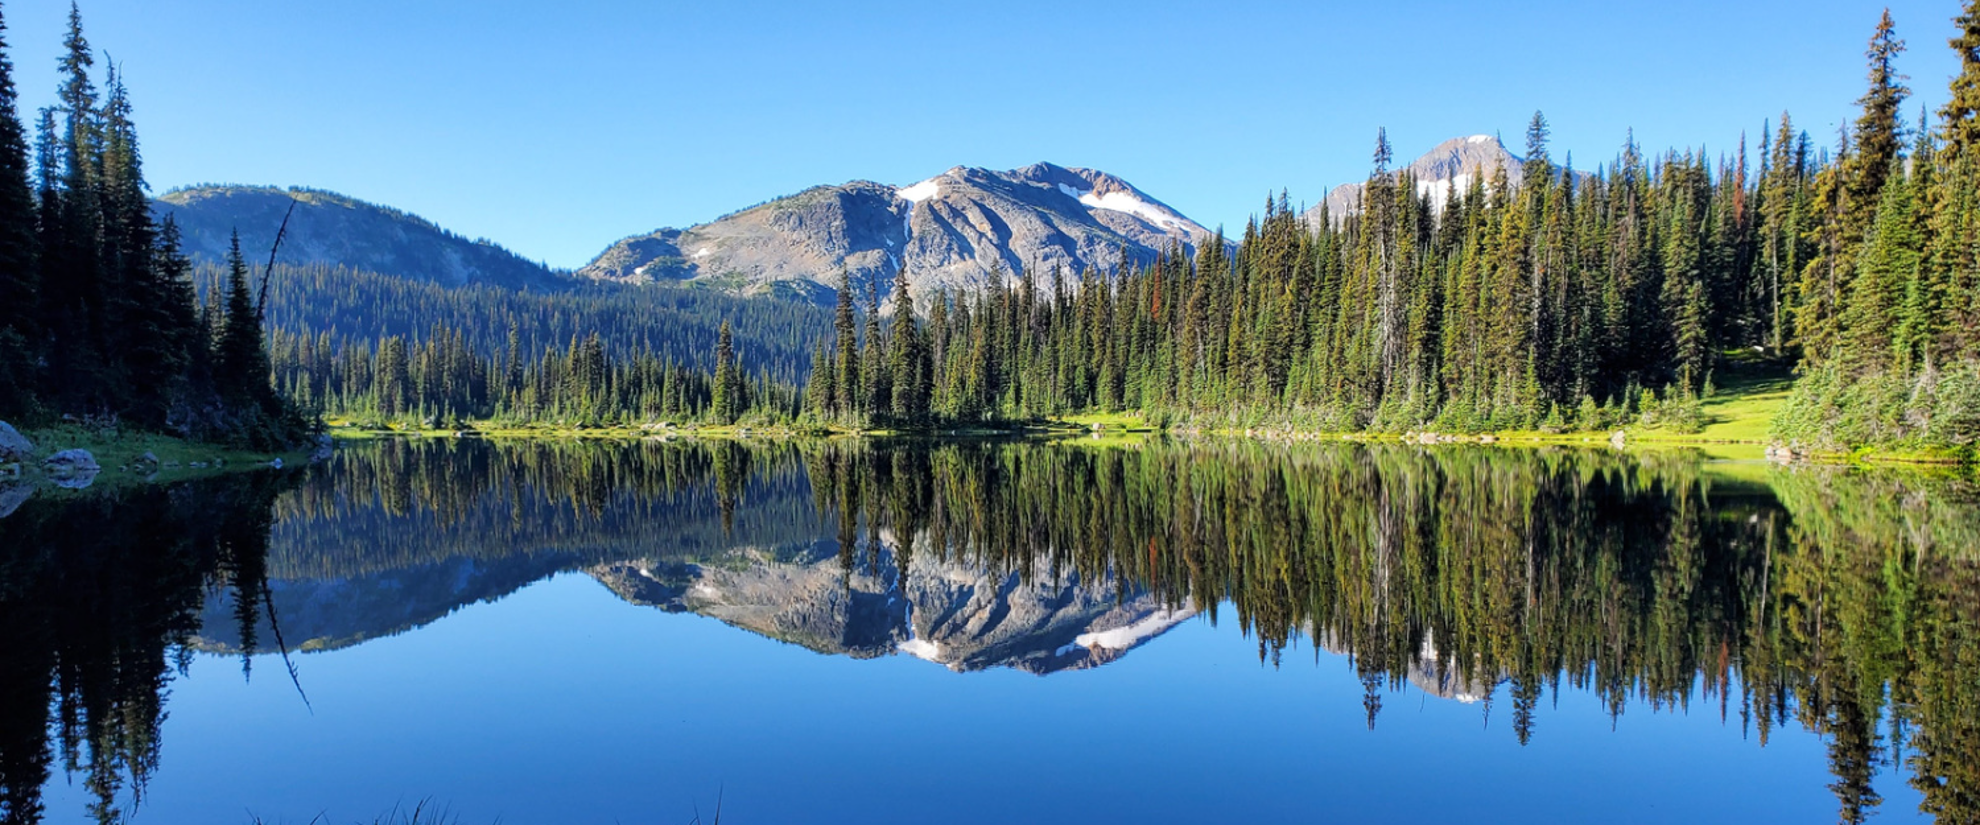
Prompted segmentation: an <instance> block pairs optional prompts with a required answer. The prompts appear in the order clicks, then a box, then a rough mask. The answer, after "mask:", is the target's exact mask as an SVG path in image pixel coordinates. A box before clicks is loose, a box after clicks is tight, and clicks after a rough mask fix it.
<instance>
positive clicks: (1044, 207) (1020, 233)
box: [578, 163, 1213, 302]
mask: <svg viewBox="0 0 1980 825" xmlns="http://www.w3.org/2000/svg"><path fill="white" fill-rule="evenodd" d="M1211 237H1213V235H1212V233H1211V232H1210V231H1209V230H1207V229H1204V228H1203V227H1202V226H1201V225H1199V224H1197V223H1196V222H1195V221H1192V220H1190V219H1189V218H1188V217H1186V216H1184V215H1183V214H1182V213H1180V212H1177V211H1176V210H1175V209H1173V208H1171V207H1169V206H1168V205H1167V204H1165V203H1163V202H1161V201H1160V200H1157V199H1155V198H1154V197H1152V196H1150V195H1148V194H1147V193H1145V192H1142V191H1141V190H1139V189H1137V188H1135V187H1134V186H1133V185H1132V184H1129V183H1128V182H1127V181H1125V180H1123V179H1121V178H1119V177H1116V176H1114V175H1111V174H1108V173H1106V172H1101V171H1098V170H1094V169H1083V168H1078V167H1065V166H1058V165H1056V164H1051V163H1034V164H1032V165H1030V166H1026V167H1023V168H1020V169H1014V170H1009V171H997V170H991V169H983V168H979V167H973V166H956V167H952V168H950V169H948V170H946V171H944V172H942V173H941V174H938V175H935V176H933V177H930V178H926V179H923V180H920V181H916V182H914V183H909V184H906V185H901V186H887V185H883V184H878V183H873V182H871V181H853V182H850V183H845V184H841V185H837V186H818V187H813V188H811V189H807V190H805V191H803V192H800V193H798V194H796V195H792V196H789V197H786V198H779V199H776V200H772V201H770V202H768V203H766V204H763V205H762V206H758V207H754V208H752V209H747V210H744V211H742V212H738V213H735V214H732V215H728V216H725V217H723V218H719V219H717V220H715V221H712V222H709V223H706V224H701V225H698V226H693V227H689V228H686V229H660V230H656V231H654V232H651V233H648V234H646V235H641V236H635V237H631V238H626V239H624V240H621V241H619V242H618V243H616V244H613V245H612V247H610V248H608V249H607V250H606V251H605V252H603V253H601V254H600V255H599V256H598V258H597V259H595V260H593V261H592V262H591V264H589V265H587V266H585V267H584V268H583V269H581V270H579V272H578V274H579V275H580V276H581V277H588V278H594V279H599V280H609V281H631V282H648V283H692V284H696V285H701V286H710V287H715V288H719V289H723V290H727V291H732V292H738V293H741V294H786V295H791V296H797V297H804V298H809V299H812V300H817V301H820V302H824V301H829V300H831V298H832V292H833V287H834V285H835V284H836V282H837V280H838V274H839V272H840V271H842V270H843V271H844V272H845V273H846V275H847V276H848V277H849V279H850V280H851V281H852V283H853V284H854V285H855V286H857V287H859V288H860V289H861V290H862V291H865V290H867V289H871V288H874V287H878V288H880V291H881V292H882V294H885V293H886V292H887V284H888V283H890V282H891V281H892V280H893V278H894V276H895V275H896V274H897V273H899V272H901V271H903V270H905V271H906V272H907V274H908V278H909V285H910V289H911V290H912V291H913V292H914V293H915V294H916V296H917V298H918V299H921V300H927V298H928V297H929V296H930V295H932V294H933V293H935V292H937V291H950V292H955V291H962V290H968V289H973V288H977V287H981V286H984V285H987V284H989V283H992V282H993V281H994V280H995V279H998V278H1003V279H1007V280H1008V279H1011V278H1015V277H1016V276H1017V273H1019V272H1020V271H1021V270H1023V269H1025V268H1031V269H1033V270H1034V271H1049V270H1050V269H1051V268H1053V267H1058V268H1060V269H1063V270H1065V271H1067V272H1068V273H1072V274H1077V273H1079V272H1081V271H1083V270H1086V269H1094V270H1098V271H1101V272H1103V273H1111V272H1114V271H1116V270H1118V269H1119V268H1121V267H1122V266H1124V265H1134V264H1139V263H1145V262H1148V261H1152V260H1153V259H1154V258H1155V257H1156V256H1157V255H1159V254H1160V253H1161V252H1162V251H1163V250H1165V249H1167V248H1169V247H1171V246H1175V245H1180V246H1182V247H1183V248H1185V249H1186V250H1192V251H1193V250H1194V249H1195V247H1196V246H1197V245H1198V244H1201V243H1204V242H1206V241H1208V240H1209V239H1210V238H1211Z"/></svg>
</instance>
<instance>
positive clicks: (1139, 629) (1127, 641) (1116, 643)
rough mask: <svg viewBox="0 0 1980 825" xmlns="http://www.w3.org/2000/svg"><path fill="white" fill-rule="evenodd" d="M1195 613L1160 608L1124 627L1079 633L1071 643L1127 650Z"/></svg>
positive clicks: (1088, 646)
mask: <svg viewBox="0 0 1980 825" xmlns="http://www.w3.org/2000/svg"><path fill="white" fill-rule="evenodd" d="M1194 615H1196V614H1195V613H1194V612H1192V611H1188V610H1161V611H1157V612H1155V613H1154V614H1153V615H1150V616H1149V617H1148V618H1145V619H1142V620H1141V621H1138V622H1135V623H1134V624H1131V625H1128V626H1126V627H1116V628H1113V629H1111V630H1102V631H1100V632H1097V633H1081V634H1079V636H1078V637H1076V638H1074V639H1073V644H1075V645H1078V646H1080V647H1084V648H1089V649H1090V648H1096V647H1098V648H1105V649H1107V650H1127V649H1128V648H1131V647H1134V646H1135V645H1138V644H1141V643H1142V642H1145V641H1147V640H1149V639H1152V638H1154V637H1156V636H1159V635H1161V634H1162V632H1163V631H1165V630H1168V629H1169V628H1171V627H1175V626H1176V625H1178V624H1181V623H1182V621H1183V620H1184V619H1187V618H1189V617H1191V616H1194Z"/></svg>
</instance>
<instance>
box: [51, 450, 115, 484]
mask: <svg viewBox="0 0 1980 825" xmlns="http://www.w3.org/2000/svg"><path fill="white" fill-rule="evenodd" d="M42 469H45V470H47V471H48V474H49V475H51V476H56V477H58V478H59V477H62V476H72V475H79V474H82V473H96V472H100V471H101V470H102V469H103V468H102V467H101V466H98V465H97V463H96V456H93V455H90V454H89V451H88V450H63V451H61V452H59V453H56V454H54V455H51V456H49V457H48V460H47V461H44V462H42Z"/></svg>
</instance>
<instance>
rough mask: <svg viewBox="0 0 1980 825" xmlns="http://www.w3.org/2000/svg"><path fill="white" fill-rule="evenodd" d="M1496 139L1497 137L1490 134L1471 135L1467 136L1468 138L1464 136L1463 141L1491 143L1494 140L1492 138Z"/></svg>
mask: <svg viewBox="0 0 1980 825" xmlns="http://www.w3.org/2000/svg"><path fill="white" fill-rule="evenodd" d="M1497 139H1498V138H1495V137H1492V136H1491V135H1472V136H1471V137H1468V138H1465V139H1464V142H1465V143H1491V142H1492V141H1494V140H1497Z"/></svg>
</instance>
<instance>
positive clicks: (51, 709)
mask: <svg viewBox="0 0 1980 825" xmlns="http://www.w3.org/2000/svg"><path fill="white" fill-rule="evenodd" d="M22 495H23V491H21V490H15V491H11V492H0V512H5V513H6V515H5V516H4V517H0V663H4V666H0V822H5V823H37V822H47V823H69V822H92V821H98V822H124V821H128V822H134V823H146V822H152V823H253V822H263V823H276V822H285V823H312V822H321V823H333V824H336V825H341V823H351V822H359V823H372V822H374V821H390V822H400V821H407V820H409V819H410V818H411V814H412V813H413V812H414V811H415V809H417V810H418V812H419V816H420V817H421V819H420V820H419V821H421V822H427V821H433V822H440V821H446V822H459V823H463V825H483V823H495V822H501V823H507V825H532V824H533V823H601V824H603V823H620V824H621V825H633V824H634V823H684V822H690V821H695V820H697V819H698V820H699V821H700V822H703V823H709V822H713V821H716V820H717V819H718V818H719V820H720V821H724V822H729V823H733V824H734V825H752V823H838V822H847V823H1061V822H1065V823H1073V822H1077V823H1091V822H1136V823H1171V822H1173V823H1198V822H1357V823H1386V822H1395V823H1404V822H1464V823H1498V822H1507V823H1529V822H1546V823H1553V822H1604V823H1631V822H1641V823H1709V822H1729V823H1762V822H1767V823H1772V822H1782V823H1790V822H1807V823H1822V822H1834V821H1844V822H1855V821H1862V820H1863V819H1864V818H1866V817H1871V816H1874V817H1875V818H1876V819H1877V820H1878V821H1882V822H1941V823H1971V822H1976V821H1980V493H1976V490H1975V485H1974V483H1973V482H1972V480H1971V479H1970V477H1969V476H1963V475H1958V474H1944V475H1941V474H1934V473H1930V472H1924V471H1918V470H1878V469H1864V468H1848V467H1831V466H1810V465H1793V466H1776V465H1773V464H1767V463H1761V462H1725V461H1714V460H1710V459H1708V458H1706V457H1705V456H1704V455H1703V454H1700V453H1697V452H1687V451H1679V450H1673V451H1668V452H1635V451H1627V452H1625V451H1616V450H1609V449H1576V448H1565V447H1563V448H1505V447H1488V446H1477V445H1445V446H1433V447H1422V446H1405V445H1384V444H1362V443H1349V442H1317V443H1308V444H1277V443H1267V442H1259V441H1245V440H1223V439H1211V438H1204V439H1188V440H1177V439H1169V438H1163V437H1153V438H1150V439H1147V440H1142V441H1133V442H1125V443H1123V442H1117V441H1105V442H1100V441H1093V440H1090V439H1089V440H1082V439H1064V440H1057V441H1038V440H995V439H986V440H960V441H958V440H949V441H919V440H913V439H877V440H855V439H832V440H815V441H805V440H793V441H769V442H765V441H745V440H706V441H696V440H666V441H662V440H646V441H625V442H576V441H568V442H552V441H517V442H504V441H490V440H480V439H404V440H386V441H380V442H371V443H363V444H355V445H346V446H344V447H342V448H340V449H339V450H338V451H337V452H336V454H335V455H334V457H333V458H331V459H330V460H328V461H326V462H323V463H320V464H317V465H313V466H309V467H304V468H290V469H289V470H286V471H279V470H270V471H263V472H250V473H237V474H233V475H228V476H224V477H220V478H213V479H206V480H199V481H189V482H183V483H178V484H173V485H151V486H144V485H139V486H135V487H120V488H115V489H101V490H82V491H57V490H37V491H34V492H33V493H32V494H29V495H28V496H27V498H26V499H25V500H22V499H21V496H22ZM718 812H719V814H718Z"/></svg>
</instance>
